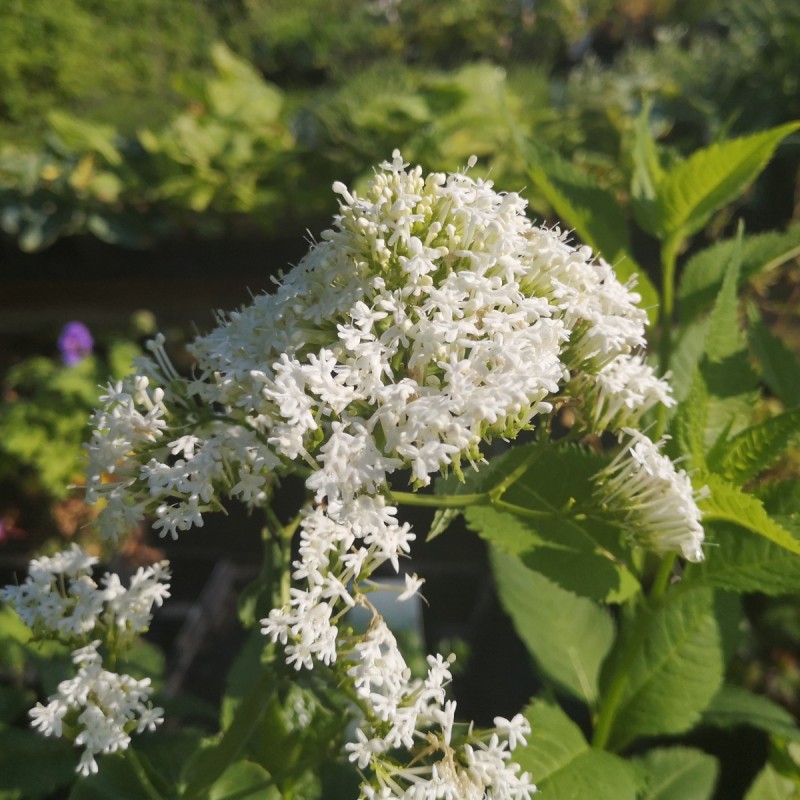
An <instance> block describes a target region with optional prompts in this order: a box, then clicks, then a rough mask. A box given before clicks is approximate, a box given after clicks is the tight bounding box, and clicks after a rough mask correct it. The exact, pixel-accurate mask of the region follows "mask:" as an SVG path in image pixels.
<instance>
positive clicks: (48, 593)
mask: <svg viewBox="0 0 800 800" xmlns="http://www.w3.org/2000/svg"><path fill="white" fill-rule="evenodd" d="M95 564H97V559H96V558H95V557H94V556H90V555H87V554H86V553H85V552H84V551H83V550H82V549H81V548H80V547H79V546H78V545H77V544H73V545H72V547H71V548H70V549H69V550H63V551H61V552H60V553H56V554H55V555H53V556H44V557H42V558H37V559H34V560H33V561H31V562H30V564H29V565H28V577H27V578H26V579H25V581H24V583H22V584H20V585H18V586H14V585H11V586H6V587H5V588H3V589H0V599H2V600H4V601H6V602H7V603H9V604H10V605H12V606H13V607H14V609H15V610H16V612H17V614H19V616H20V619H21V620H22V621H23V622H24V623H25V624H26V625H27V626H28V627H29V628H31V629H32V630H33V631H34V633H35V634H37V635H42V634H45V635H55V637H56V638H61V639H64V640H66V641H74V640H75V639H78V638H81V637H83V638H84V640H85V638H86V636H87V634H90V633H93V632H95V631H96V630H97V629H98V628H102V629H103V630H109V629H110V628H114V629H115V630H114V631H113V634H112V635H113V636H114V637H115V638H116V639H117V640H118V639H119V637H120V636H123V637H127V636H130V637H132V636H135V635H137V634H139V633H143V632H144V631H146V630H147V628H148V626H149V624H150V620H151V619H152V608H153V605H156V606H160V605H161V604H162V603H163V602H164V600H165V599H166V598H167V597H169V584H168V583H167V581H168V580H169V578H170V573H169V565H168V564H167V562H166V561H162V562H160V563H158V564H153V565H152V566H149V567H139V569H138V570H137V572H136V573H135V574H134V575H133V577H132V578H131V582H130V586H129V587H128V588H127V589H126V588H125V587H124V586H123V585H122V583H121V582H120V579H119V576H118V575H116V574H115V573H112V572H106V573H105V574H104V575H103V577H102V578H101V579H100V584H99V585H98V584H97V583H96V582H95V580H94V579H93V578H92V567H93V566H94V565H95Z"/></svg>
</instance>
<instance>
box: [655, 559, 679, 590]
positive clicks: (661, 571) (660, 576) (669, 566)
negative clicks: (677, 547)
mask: <svg viewBox="0 0 800 800" xmlns="http://www.w3.org/2000/svg"><path fill="white" fill-rule="evenodd" d="M677 558H678V555H677V553H667V554H666V555H665V556H664V558H662V559H661V563H660V564H659V565H658V571H657V572H656V576H655V578H654V579H653V585H652V586H651V587H650V599H651V600H658V599H659V598H660V597H661V596H662V595H663V594H664V592H665V591H666V589H667V586H669V582H670V578H672V571H673V569H674V568H675V561H676V560H677Z"/></svg>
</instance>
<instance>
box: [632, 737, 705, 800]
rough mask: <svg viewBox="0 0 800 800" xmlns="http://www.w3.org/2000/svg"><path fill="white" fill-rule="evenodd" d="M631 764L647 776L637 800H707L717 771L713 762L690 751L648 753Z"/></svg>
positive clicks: (665, 749)
mask: <svg viewBox="0 0 800 800" xmlns="http://www.w3.org/2000/svg"><path fill="white" fill-rule="evenodd" d="M633 763H634V764H636V765H637V766H638V767H640V768H641V769H643V770H644V771H645V773H646V774H647V784H646V786H645V790H644V793H643V794H641V795H640V796H639V800H710V798H711V796H712V795H713V792H714V786H715V784H716V781H717V773H718V771H719V768H718V765H717V759H716V758H714V757H713V756H710V755H708V754H707V753H704V752H703V751H702V750H694V749H692V748H690V747H669V748H658V749H656V750H650V751H649V752H648V753H647V754H646V755H644V756H641V757H640V758H637V759H634V761H633Z"/></svg>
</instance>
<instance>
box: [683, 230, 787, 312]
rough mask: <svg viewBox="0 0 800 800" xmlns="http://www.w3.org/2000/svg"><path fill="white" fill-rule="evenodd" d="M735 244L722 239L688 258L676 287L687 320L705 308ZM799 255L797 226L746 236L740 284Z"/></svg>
mask: <svg viewBox="0 0 800 800" xmlns="http://www.w3.org/2000/svg"><path fill="white" fill-rule="evenodd" d="M736 247H737V243H736V239H725V240H723V241H720V242H716V243H715V244H712V245H710V246H709V247H706V248H705V249H704V250H701V251H700V252H699V253H697V254H696V255H694V256H692V258H690V259H689V260H688V261H687V262H686V264H685V266H684V267H683V271H682V274H681V280H680V284H679V286H678V308H679V310H680V315H681V319H682V320H684V321H685V320H688V319H691V318H692V317H694V316H696V315H697V314H699V313H701V312H702V311H704V310H705V309H706V308H708V307H709V306H710V305H711V303H712V302H713V300H714V298H715V297H716V296H717V293H718V292H719V288H720V287H721V286H722V281H723V278H724V276H725V270H726V267H727V265H728V264H729V263H730V260H731V258H732V257H733V254H734V251H735V249H736ZM798 254H800V225H798V226H795V227H794V228H791V229H790V230H788V231H786V232H785V233H781V232H777V231H771V232H769V233H759V234H755V235H750V236H745V237H744V239H743V241H742V266H741V271H740V274H739V286H741V285H742V284H744V283H745V282H746V281H748V280H750V279H752V278H754V277H755V276H756V275H758V274H759V273H761V272H767V271H769V270H771V269H774V268H775V267H778V266H780V265H781V264H784V263H785V262H787V261H789V260H790V259H792V258H794V257H795V256H797V255H798Z"/></svg>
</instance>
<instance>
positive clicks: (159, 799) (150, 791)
mask: <svg viewBox="0 0 800 800" xmlns="http://www.w3.org/2000/svg"><path fill="white" fill-rule="evenodd" d="M125 757H126V758H127V760H128V763H129V764H130V765H131V767H132V768H133V771H134V772H135V773H136V777H137V778H138V779H139V786H140V787H141V788H142V789H143V790H144V792H145V794H146V795H147V796H148V797H149V798H150V800H164V795H163V794H161V792H159V791H158V789H156V787H155V786H153V783H152V781H151V780H150V776H149V775H148V774H147V770H146V769H145V767H144V764H143V763H142V760H141V758H140V757H139V754H138V753H137V752H136V750H134V749H133V748H132V747H129V748H128V750H127V751H126V752H125Z"/></svg>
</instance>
